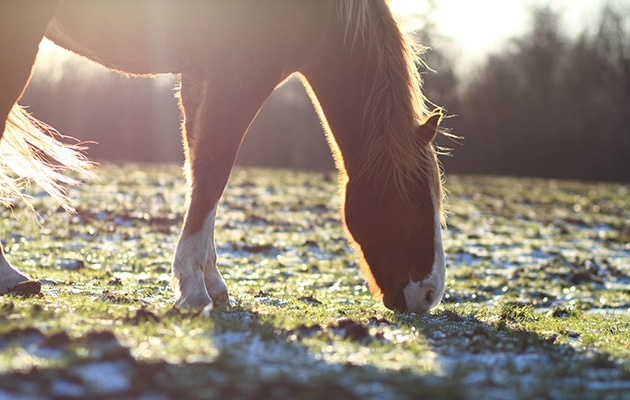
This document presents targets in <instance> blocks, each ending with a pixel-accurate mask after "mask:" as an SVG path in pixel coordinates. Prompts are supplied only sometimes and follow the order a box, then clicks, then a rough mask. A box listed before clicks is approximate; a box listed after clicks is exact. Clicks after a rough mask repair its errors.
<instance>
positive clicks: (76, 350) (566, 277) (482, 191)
mask: <svg viewBox="0 0 630 400" xmlns="http://www.w3.org/2000/svg"><path fill="white" fill-rule="evenodd" d="M335 180H336V178H335V175H334V174H332V173H297V172H290V171H281V170H260V169H237V170H235V171H234V174H233V176H232V178H231V181H230V184H229V185H228V189H227V190H226V193H225V194H224V197H223V200H222V204H221V206H220V209H219V215H218V219H217V234H216V239H217V248H218V253H219V263H220V269H221V271H222V273H223V275H224V277H225V278H226V280H227V282H228V285H229V286H230V289H231V304H230V305H229V306H223V307H217V308H215V309H214V310H213V311H212V312H211V313H204V312H190V311H189V312H182V311H176V310H172V309H171V303H172V300H173V298H172V293H171V290H170V287H169V279H170V276H169V272H170V259H171V256H172V252H173V248H174V245H175V241H176V239H177V234H178V231H179V226H180V224H181V221H182V218H183V212H184V181H183V178H182V174H181V170H180V168H179V167H177V166H159V167H158V166H139V165H129V166H114V165H103V166H101V179H100V180H95V181H89V182H86V184H85V185H84V186H83V187H80V188H76V189H75V188H72V189H71V190H70V194H71V196H72V197H73V198H75V199H77V200H78V202H79V206H78V209H77V211H78V212H77V214H75V215H67V214H65V213H64V212H63V211H62V210H61V209H59V208H58V207H57V206H56V205H55V204H54V203H53V202H52V200H50V199H49V198H47V197H46V196H44V195H42V194H40V193H38V192H37V191H36V190H33V191H32V194H33V203H34V204H35V206H36V209H37V210H38V212H39V214H40V216H39V218H33V217H32V216H29V214H28V213H27V210H25V209H24V208H23V207H21V206H19V205H18V206H17V207H16V208H14V209H12V210H4V211H2V213H3V215H2V219H1V222H0V224H1V226H2V228H1V232H3V235H2V240H3V244H4V245H5V250H6V253H7V257H8V258H9V259H10V260H11V261H12V262H13V263H14V264H15V265H17V266H19V267H20V268H22V269H23V270H24V271H25V272H27V273H29V274H30V275H31V276H33V277H34V278H35V279H37V280H39V281H40V282H41V283H42V289H41V294H39V295H35V296H22V295H19V294H12V295H7V296H2V297H0V400H4V399H47V398H69V399H86V398H101V399H108V398H117V399H127V398H128V399H136V398H137V399H144V400H167V399H215V398H216V399H240V398H260V399H287V398H296V399H319V398H326V399H337V398H343V399H419V398H427V399H484V400H488V399H538V398H540V399H630V313H629V311H630V187H629V186H627V185H615V184H602V183H578V182H564V181H550V180H540V179H509V178H496V177H493V178H489V177H474V176H450V177H449V179H448V183H447V187H448V188H449V191H450V200H449V203H450V209H451V216H450V218H449V227H448V230H447V231H445V232H444V243H445V247H446V252H447V258H448V260H447V270H448V271H447V272H448V276H447V279H448V282H447V285H448V289H447V293H446V295H445V299H444V301H443V303H442V305H441V306H440V307H439V308H438V309H437V310H435V311H433V312H432V313H430V314H427V315H415V314H396V313H393V312H391V311H389V310H387V309H385V308H384V307H383V306H382V305H381V304H380V302H378V301H376V300H374V299H373V298H372V297H371V296H370V294H369V292H368V290H367V287H366V284H365V282H364V281H363V279H362V277H361V272H360V270H359V268H358V263H357V258H356V257H355V255H354V254H353V253H352V251H351V250H350V249H349V247H348V245H347V242H346V239H345V236H344V232H343V228H342V227H341V223H340V219H339V215H338V213H337V210H338V196H337V194H336V193H337V192H336V190H337V189H336V183H335Z"/></svg>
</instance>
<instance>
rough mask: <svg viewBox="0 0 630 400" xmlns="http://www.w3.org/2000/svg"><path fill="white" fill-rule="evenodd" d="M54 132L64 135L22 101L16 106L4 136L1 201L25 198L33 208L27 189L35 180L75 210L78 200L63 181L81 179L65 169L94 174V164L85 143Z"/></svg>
mask: <svg viewBox="0 0 630 400" xmlns="http://www.w3.org/2000/svg"><path fill="white" fill-rule="evenodd" d="M54 136H58V137H59V138H64V136H62V135H60V134H59V133H57V132H56V131H55V130H53V129H52V128H50V127H49V126H47V125H45V124H43V123H42V122H39V121H37V120H36V119H35V118H33V117H31V116H30V115H29V114H28V113H27V112H26V111H25V110H24V109H23V108H22V107H20V106H19V105H17V104H15V105H14V106H13V108H12V109H11V113H10V114H9V117H8V118H7V121H6V127H5V130H4V134H3V136H2V139H1V140H0V204H3V205H5V206H11V205H12V204H13V203H14V202H15V201H16V200H21V201H24V202H25V204H27V206H28V207H29V208H31V209H32V208H33V207H32V205H31V203H30V202H29V196H28V195H27V194H25V193H24V192H23V189H24V188H25V187H27V186H28V185H29V184H30V183H31V182H34V183H36V184H37V185H39V186H40V187H41V188H42V189H44V190H45V191H46V192H48V194H49V195H50V196H52V197H53V198H54V199H56V200H57V201H58V202H59V204H60V205H61V206H62V207H63V208H65V209H66V211H68V212H72V211H74V207H73V206H74V203H73V201H72V200H71V199H70V198H69V197H68V196H67V192H66V189H65V188H64V186H63V185H76V184H78V183H79V181H78V180H77V179H75V178H72V177H69V176H66V175H64V174H63V173H64V172H67V171H76V172H79V173H84V174H86V173H87V174H88V175H91V174H92V169H93V164H92V163H91V162H90V161H88V160H87V158H86V157H85V155H84V154H83V153H82V150H85V147H84V146H82V145H81V144H77V145H73V144H66V143H62V142H60V141H59V140H57V138H55V137H54Z"/></svg>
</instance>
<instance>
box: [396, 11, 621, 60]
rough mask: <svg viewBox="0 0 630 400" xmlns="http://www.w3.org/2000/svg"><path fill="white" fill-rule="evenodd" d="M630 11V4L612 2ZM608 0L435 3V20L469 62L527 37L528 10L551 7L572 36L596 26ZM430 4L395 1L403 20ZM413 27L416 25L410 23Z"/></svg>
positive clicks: (419, 13)
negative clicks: (521, 35)
mask: <svg viewBox="0 0 630 400" xmlns="http://www.w3.org/2000/svg"><path fill="white" fill-rule="evenodd" d="M608 1H609V2H610V3H613V4H617V5H623V6H624V7H625V8H626V9H627V10H629V11H630V0H608ZM604 2H605V0H553V1H551V0H435V1H434V3H435V4H436V6H437V9H436V10H435V14H434V15H433V20H434V22H435V23H436V25H437V26H438V28H439V30H440V32H442V33H443V34H445V35H446V36H448V37H451V38H453V39H454V40H455V41H456V43H457V44H458V46H459V47H460V49H461V51H462V52H463V55H464V56H465V57H466V58H470V59H477V58H480V57H482V56H483V55H485V54H487V52H488V51H492V50H495V49H497V48H499V47H500V46H501V45H502V44H503V43H505V42H506V41H507V40H509V39H510V38H511V37H514V36H518V35H519V34H521V33H523V32H524V31H525V30H526V29H527V27H528V25H529V20H528V17H529V16H528V10H530V9H531V8H533V7H535V6H540V5H550V6H551V9H552V10H555V11H557V12H558V13H559V14H560V15H561V22H562V23H563V24H564V25H563V26H564V28H565V30H566V32H567V33H568V34H569V35H575V34H578V33H579V32H580V31H582V30H583V28H584V27H585V26H589V25H590V24H593V23H596V19H597V18H596V16H597V15H598V11H599V9H600V8H601V5H602V4H603V3H604ZM427 3H428V1H426V0H391V6H392V9H393V10H394V12H395V13H397V14H399V15H400V16H401V17H410V16H413V15H414V14H415V15H423V14H426V12H427V10H428V7H427ZM410 24H413V22H410Z"/></svg>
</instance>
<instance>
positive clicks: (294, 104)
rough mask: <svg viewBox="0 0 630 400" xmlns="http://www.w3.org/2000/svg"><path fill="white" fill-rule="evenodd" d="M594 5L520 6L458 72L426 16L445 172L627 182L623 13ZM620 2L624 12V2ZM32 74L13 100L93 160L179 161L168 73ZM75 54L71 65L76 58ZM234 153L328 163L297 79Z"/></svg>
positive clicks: (627, 52)
mask: <svg viewBox="0 0 630 400" xmlns="http://www.w3.org/2000/svg"><path fill="white" fill-rule="evenodd" d="M611 4H612V3H610V4H606V5H604V6H602V8H601V11H600V12H599V15H598V16H597V18H598V20H597V23H596V24H595V26H594V27H590V28H584V29H583V31H582V33H581V34H579V35H577V36H572V37H569V36H567V35H565V34H564V29H563V25H562V21H561V18H560V15H559V14H558V13H556V12H554V11H553V10H552V9H550V8H549V7H539V8H534V9H532V10H531V26H530V27H529V29H528V30H527V31H526V32H525V33H524V34H522V35H521V36H519V37H515V38H513V39H512V40H511V41H510V42H509V43H507V45H506V46H505V47H503V48H502V49H501V50H500V51H497V52H495V53H492V54H490V55H489V56H488V57H487V58H486V59H485V61H484V62H482V63H481V64H480V65H478V66H477V67H475V68H473V69H471V70H468V72H467V73H466V74H465V75H462V74H460V73H458V72H457V71H456V69H455V68H454V66H455V65H457V59H456V58H455V57H453V56H451V55H449V54H448V52H447V51H445V49H447V48H448V43H447V42H448V41H447V40H445V38H444V37H443V36H441V35H440V33H439V31H438V30H437V28H436V27H435V26H434V25H433V24H432V23H431V21H430V18H428V19H427V22H426V23H424V24H423V28H422V29H421V30H419V31H418V32H417V35H418V38H419V40H420V41H421V42H422V43H423V44H426V45H428V46H430V47H431V48H432V50H430V51H428V53H427V54H426V59H427V63H428V65H429V66H430V67H431V69H432V70H434V71H435V72H432V71H431V70H428V69H426V68H425V67H424V66H418V67H419V68H421V73H422V75H423V76H424V80H425V85H424V90H425V92H426V93H427V96H428V97H429V98H430V99H431V100H432V101H433V102H434V103H436V104H439V105H443V106H444V107H445V108H446V110H447V112H448V113H449V114H450V115H451V116H452V117H451V118H447V119H446V121H445V123H444V124H445V126H446V127H447V128H448V129H449V130H450V131H451V133H453V134H454V135H456V136H459V137H461V139H452V138H449V137H446V136H445V137H440V138H439V139H438V144H439V145H440V146H441V147H444V148H451V149H452V151H451V153H452V157H441V159H442V161H443V163H444V165H445V169H446V171H447V173H474V174H502V175H522V176H544V177H554V178H570V179H588V180H611V181H624V182H630V17H629V15H630V13H628V12H627V11H628V10H621V9H619V8H615V7H614V6H612V5H611ZM624 11H625V12H624ZM67 64H68V65H67V66H66V68H65V72H64V74H63V75H60V76H57V77H56V78H55V79H50V71H47V72H46V73H44V72H39V73H38V72H37V69H36V73H35V75H34V77H33V81H32V83H31V85H30V86H29V88H28V90H27V92H26V93H25V95H24V97H23V99H22V101H21V102H22V103H23V104H27V105H30V107H31V110H32V111H33V112H34V113H35V115H36V116H37V117H38V118H40V119H42V120H43V121H45V122H47V123H48V124H50V125H52V126H54V127H55V128H57V129H58V130H59V131H60V132H62V133H64V134H66V135H70V136H74V137H76V138H78V139H80V140H84V141H95V142H98V143H99V144H98V145H91V146H90V147H91V149H90V150H89V155H90V157H92V158H95V159H101V160H125V161H145V162H164V161H167V162H173V161H176V162H180V161H181V160H182V159H183V157H182V153H181V139H180V137H179V133H178V129H179V124H180V116H179V112H178V110H177V107H176V100H175V98H174V91H173V87H174V86H175V79H176V78H175V77H170V78H169V77H166V78H161V79H159V80H153V79H143V78H126V77H121V76H119V75H117V74H115V73H112V72H105V71H98V72H90V73H87V74H86V73H83V72H81V67H80V66H79V64H78V62H77V61H68V62H67ZM75 64H76V65H75ZM238 162H239V163H241V164H246V165H265V166H273V167H289V168H302V169H329V168H333V162H332V158H331V156H330V150H329V149H328V145H327V144H326V141H325V138H324V135H323V134H322V129H321V127H320V123H319V121H318V119H317V117H316V115H315V113H314V111H313V110H312V107H311V105H310V100H309V99H308V97H307V96H306V94H305V92H304V90H303V88H302V87H301V84H300V82H299V81H298V80H297V79H291V80H289V81H288V82H287V83H286V84H285V85H284V86H283V87H282V88H280V89H278V90H277V91H276V92H275V93H274V94H273V95H272V97H271V98H270V99H269V100H268V101H267V103H266V104H265V106H264V107H263V110H262V111H261V113H260V114H259V116H258V117H257V119H256V120H255V121H254V123H253V124H252V126H251V128H250V131H249V133H248V135H247V137H246V139H245V142H244V144H243V147H242V149H241V153H240V155H239V159H238Z"/></svg>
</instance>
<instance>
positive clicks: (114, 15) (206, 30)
mask: <svg viewBox="0 0 630 400" xmlns="http://www.w3.org/2000/svg"><path fill="white" fill-rule="evenodd" d="M44 36H45V37H47V38H49V39H50V40H52V41H53V42H54V43H56V44H57V45H59V46H61V47H63V48H66V49H68V50H70V51H72V52H75V53H77V54H79V55H82V56H84V57H86V58H88V59H91V60H93V61H96V62H98V63H100V64H102V65H104V66H106V67H108V68H110V69H113V70H117V71H120V72H123V73H126V74H132V75H151V74H159V73H174V74H179V76H180V78H181V82H180V88H179V92H178V98H179V107H180V109H181V112H182V115H183V123H182V129H181V130H182V135H183V141H184V150H185V153H186V175H187V182H188V195H187V211H186V216H185V220H184V223H183V227H182V231H181V234H180V236H179V239H178V242H177V247H176V249H175V254H174V258H173V264H172V285H173V289H174V292H175V306H176V307H204V306H208V305H212V304H213V303H215V304H219V303H225V302H227V301H228V288H227V285H226V283H225V281H224V280H223V278H222V277H221V274H220V273H219V271H218V269H217V266H216V251H215V247H214V221H215V215H216V212H217V204H218V202H219V199H220V197H221V194H222V192H223V190H224V187H225V185H226V183H227V180H228V175H229V173H230V171H231V169H232V166H233V163H234V159H235V157H236V154H237V152H238V149H239V147H240V144H241V141H242V139H243V137H244V135H245V133H246V131H247V129H248V127H249V125H250V123H251V121H252V120H253V119H254V117H255V116H256V114H257V113H258V111H259V109H260V108H261V105H262V104H263V102H264V101H265V100H266V99H267V97H269V95H270V94H271V93H272V91H273V90H274V88H276V87H277V86H278V85H280V84H281V83H282V82H284V81H285V80H286V79H287V78H288V77H289V76H290V75H292V74H295V73H297V74H299V76H300V77H301V79H302V81H303V82H304V85H305V87H306V88H307V91H308V93H309V95H310V97H311V99H312V101H313V104H314V106H315V108H316V109H317V111H318V114H319V116H320V118H321V121H322V126H323V127H324V130H325V132H326V135H327V138H328V141H329V143H330V146H331V149H332V151H333V154H334V157H335V161H336V165H337V168H338V169H339V171H340V179H339V185H340V192H341V201H342V207H341V212H342V214H343V222H344V225H345V227H346V231H347V233H348V236H349V239H350V242H351V243H352V245H353V247H354V249H355V250H356V252H357V253H358V255H359V257H360V264H361V266H362V270H363V272H364V274H365V275H366V278H367V280H368V283H369V286H370V288H371V290H372V292H373V293H374V295H376V296H379V297H381V298H382V300H383V303H384V304H385V306H386V307H388V308H390V309H392V310H396V311H413V312H424V311H427V310H429V309H431V308H433V307H435V306H436V305H437V304H438V303H439V302H440V300H441V298H442V295H443V292H444V280H445V266H444V264H445V262H444V252H443V249H442V240H441V226H442V224H443V223H444V215H443V211H442V201H443V195H444V194H443V189H442V174H441V168H440V166H439V164H438V161H437V157H436V151H435V149H434V145H433V139H434V138H435V135H436V132H437V131H438V125H439V122H440V119H441V112H440V110H439V109H438V110H434V111H433V112H430V111H429V110H428V108H427V106H426V100H425V98H424V97H423V95H422V93H421V80H420V77H419V75H418V71H417V62H419V58H418V56H417V53H418V52H417V51H415V49H414V47H413V45H412V43H411V41H410V40H409V39H408V38H407V37H406V36H405V35H404V34H403V33H402V32H401V30H400V28H399V26H398V24H397V23H396V21H395V19H394V17H393V16H392V13H391V10H390V9H389V6H388V4H387V2H386V1H385V0H369V1H368V0H318V1H296V0H266V1H259V0H204V1H201V0H134V1H127V0H94V1H84V0H20V1H3V2H2V3H1V5H0V57H1V58H0V121H2V125H0V132H2V131H4V138H3V140H2V142H1V145H2V147H3V148H8V150H3V151H2V153H0V156H2V157H5V154H8V155H7V156H6V157H9V156H12V157H13V158H11V160H13V161H6V162H3V163H2V164H0V165H1V166H2V169H3V170H4V172H6V175H7V176H8V178H6V179H3V180H1V181H0V184H1V185H3V189H4V190H5V192H4V194H5V195H6V193H7V192H8V193H9V194H12V195H14V196H15V193H14V192H15V191H16V190H17V189H19V186H20V185H19V183H20V182H21V180H20V178H21V177H26V178H29V179H32V180H35V181H36V182H37V183H40V184H42V185H44V187H45V188H46V189H47V190H48V191H49V192H51V193H52V195H53V196H55V197H57V198H58V199H59V200H60V201H61V202H62V204H64V205H66V206H67V207H71V204H70V203H69V200H68V199H67V198H65V195H64V194H65V192H64V191H63V188H62V186H63V185H61V184H65V183H68V179H67V178H64V177H63V175H61V174H60V172H62V171H60V169H64V168H71V169H79V170H80V169H85V167H86V166H87V165H88V163H87V161H86V160H85V159H83V158H82V156H81V153H80V151H78V150H80V149H76V148H71V147H68V146H66V145H61V144H60V143H59V142H57V141H56V140H54V139H51V138H50V137H49V136H47V135H46V134H45V133H42V132H41V131H40V129H38V128H41V127H42V125H41V124H38V123H35V122H33V120H32V119H29V118H30V117H29V116H28V115H26V113H25V112H24V111H23V110H22V109H21V108H19V107H18V106H17V105H16V101H17V100H18V99H19V97H20V96H21V94H22V92H23V90H24V87H25V86H26V84H27V83H28V80H29V77H30V74H31V70H32V66H33V62H34V59H35V56H36V54H37V50H38V44H39V42H40V40H41V39H42V38H43V37H44ZM19 157H22V159H19ZM16 159H18V161H19V162H16V161H15V160H16ZM52 161H55V162H54V163H52ZM16 179H17V181H16ZM70 183H71V182H70ZM5 199H6V198H5ZM27 279H29V277H28V276H26V275H25V274H23V273H21V272H20V271H19V270H17V269H16V268H14V267H12V266H11V264H9V262H8V261H7V260H6V258H5V257H4V254H3V253H2V252H0V293H3V292H7V291H8V290H9V289H10V288H11V287H12V286H15V285H16V284H18V283H20V282H21V281H25V280H27Z"/></svg>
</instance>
